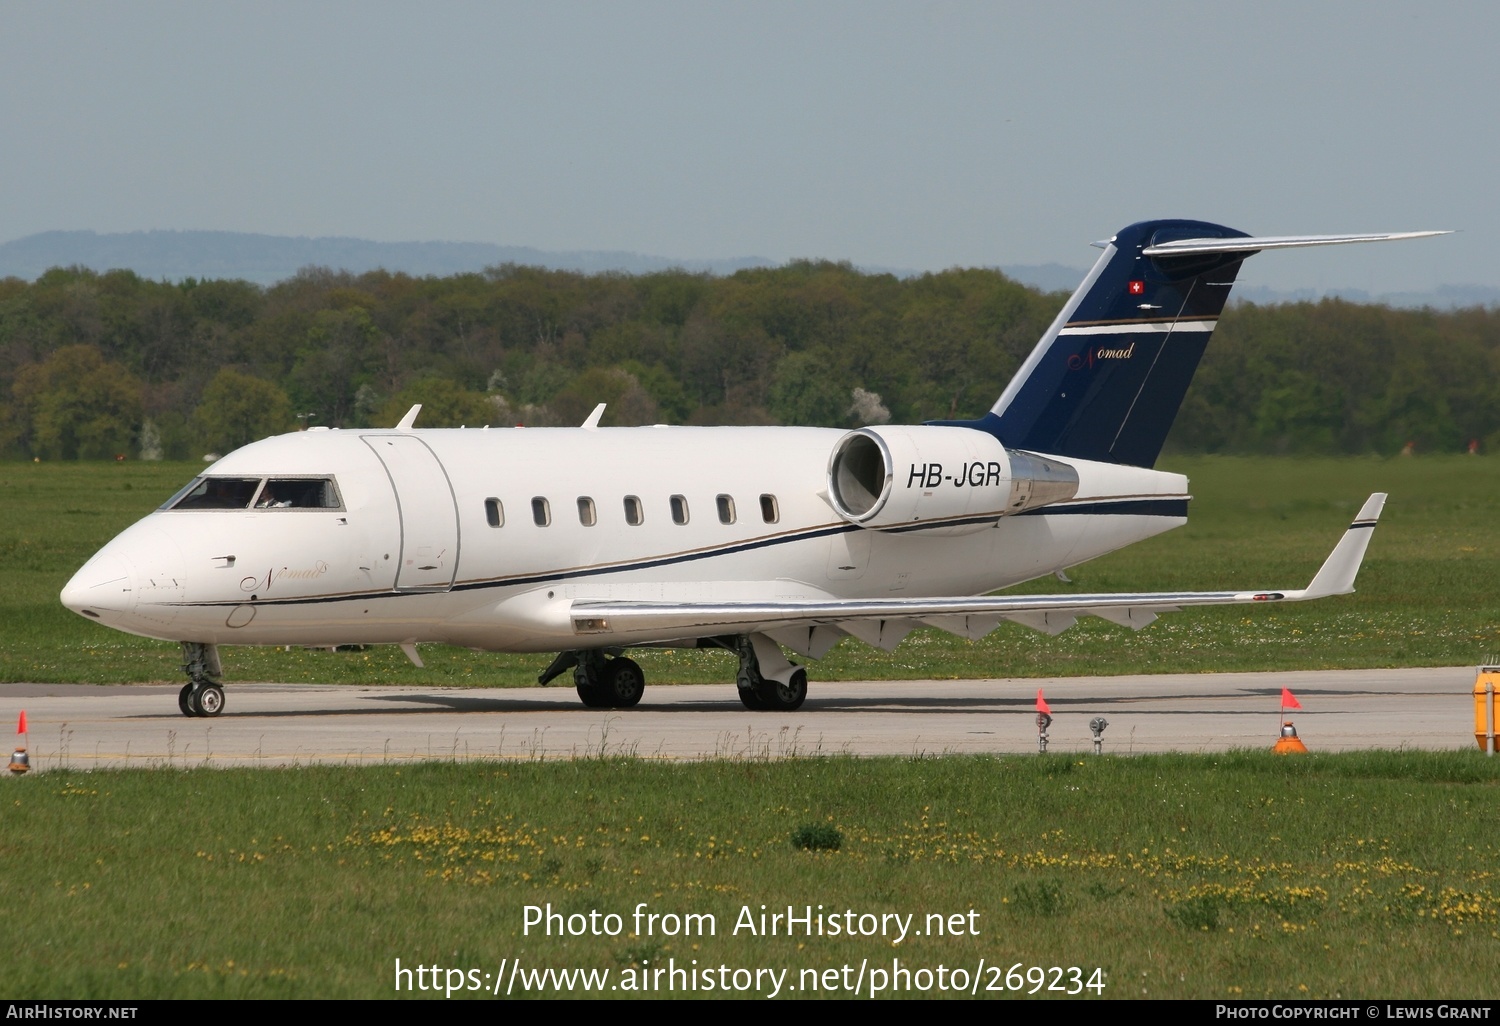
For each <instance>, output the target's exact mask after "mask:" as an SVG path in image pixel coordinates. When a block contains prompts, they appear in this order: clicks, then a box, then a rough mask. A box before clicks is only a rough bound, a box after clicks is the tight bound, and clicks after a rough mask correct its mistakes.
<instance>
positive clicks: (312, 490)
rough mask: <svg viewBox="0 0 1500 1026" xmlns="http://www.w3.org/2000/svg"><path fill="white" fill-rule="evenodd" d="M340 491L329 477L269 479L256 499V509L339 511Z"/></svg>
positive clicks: (340, 504)
mask: <svg viewBox="0 0 1500 1026" xmlns="http://www.w3.org/2000/svg"><path fill="white" fill-rule="evenodd" d="M342 505H343V503H341V502H340V501H339V493H338V489H337V488H335V487H334V484H333V479H332V478H327V477H273V478H269V479H268V480H267V481H266V483H265V487H263V488H261V490H260V494H259V495H257V496H256V497H255V508H256V509H338V508H340V507H341V506H342Z"/></svg>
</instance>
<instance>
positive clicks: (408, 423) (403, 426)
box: [396, 403, 422, 431]
mask: <svg viewBox="0 0 1500 1026" xmlns="http://www.w3.org/2000/svg"><path fill="white" fill-rule="evenodd" d="M421 412H422V404H421V403H417V405H415V406H413V407H412V408H411V409H409V410H407V411H406V416H404V417H402V418H401V422H400V423H399V424H397V425H396V430H397V431H410V430H411V429H412V426H413V425H414V424H416V422H417V414H419V413H421Z"/></svg>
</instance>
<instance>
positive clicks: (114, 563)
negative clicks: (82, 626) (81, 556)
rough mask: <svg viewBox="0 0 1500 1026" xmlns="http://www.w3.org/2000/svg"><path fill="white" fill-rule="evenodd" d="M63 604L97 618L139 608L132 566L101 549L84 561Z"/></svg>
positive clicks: (113, 615) (83, 614)
mask: <svg viewBox="0 0 1500 1026" xmlns="http://www.w3.org/2000/svg"><path fill="white" fill-rule="evenodd" d="M62 604H63V605H65V606H67V607H68V608H69V609H71V610H73V612H75V613H78V614H80V615H82V616H87V617H89V618H90V619H93V620H106V621H107V620H109V619H111V618H113V617H115V616H118V615H120V614H123V613H129V612H130V611H131V610H133V609H134V608H135V587H134V581H133V580H132V577H131V572H130V567H129V566H127V565H126V563H125V561H124V560H123V559H121V558H120V557H118V556H116V555H113V554H111V553H108V552H101V553H99V554H98V555H96V556H95V557H94V558H93V559H91V560H89V561H88V562H87V563H85V564H83V566H82V568H80V569H79V571H78V572H77V573H76V574H74V575H73V579H72V580H70V581H69V582H68V583H67V585H66V586H65V587H64V588H63V590H62Z"/></svg>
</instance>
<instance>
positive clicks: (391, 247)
mask: <svg viewBox="0 0 1500 1026" xmlns="http://www.w3.org/2000/svg"><path fill="white" fill-rule="evenodd" d="M507 263H510V264H527V265H530V266H535V267H548V268H553V269H556V270H569V271H582V272H585V273H596V272H599V271H624V272H627V273H630V274H645V273H649V272H651V271H664V270H667V269H669V268H673V267H680V268H684V269H686V270H689V271H709V272H712V273H714V274H732V273H734V272H735V271H738V270H740V269H742V268H745V267H774V266H776V262H775V261H773V260H767V259H765V258H764V257H736V258H730V259H726V260H673V259H669V258H667V257H657V256H649V255H646V254H642V253H626V252H613V251H596V250H587V251H579V252H548V251H546V250H540V249H533V248H532V247H530V246H497V245H494V244H492V243H488V242H371V241H370V240H368V239H349V238H341V237H327V238H317V239H310V238H306V237H300V236H298V237H294V236H286V235H256V234H251V233H248V232H198V231H191V232H168V231H150V232H115V233H109V234H100V233H98V232H40V233H38V234H36V235H28V236H26V237H25V238H21V239H15V240H13V241H11V242H7V243H3V244H0V277H10V276H14V277H17V278H25V279H27V280H28V281H29V280H32V279H34V278H36V277H37V276H38V275H39V274H41V273H42V272H44V271H46V270H47V269H48V268H50V267H71V266H73V265H75V264H77V265H80V266H83V267H90V268H93V269H94V270H97V271H107V270H113V269H116V268H128V269H129V270H132V271H134V272H135V273H136V274H139V275H140V276H142V277H143V278H151V279H154V280H155V279H163V278H165V279H167V280H169V281H177V280H180V279H182V278H243V279H245V280H246V281H253V282H255V283H257V284H259V285H274V284H275V283H276V282H278V281H284V280H286V279H287V278H290V277H292V275H294V274H296V273H297V271H298V270H300V269H301V268H304V267H309V266H316V267H332V268H335V269H337V270H343V271H349V272H351V273H354V274H362V273H364V272H365V271H373V270H376V269H377V268H385V269H386V270H389V271H403V272H405V273H407V274H412V275H418V276H424V275H437V276H444V275H450V274H463V273H465V272H470V271H479V270H483V269H484V268H486V267H493V266H495V265H496V264H507Z"/></svg>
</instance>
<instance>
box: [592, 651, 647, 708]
mask: <svg viewBox="0 0 1500 1026" xmlns="http://www.w3.org/2000/svg"><path fill="white" fill-rule="evenodd" d="M600 678H601V679H600V681H599V690H600V692H602V693H603V694H604V695H605V696H606V699H607V701H606V704H607V705H609V706H610V707H611V708H615V709H629V708H630V707H631V706H633V705H635V704H636V703H637V702H639V701H640V700H641V695H643V694H645V693H646V675H645V674H644V673H643V672H641V668H640V665H639V664H637V663H636V661H635V660H634V659H626V658H624V657H623V656H622V657H620V658H617V659H611V660H610V661H609V662H607V663H605V664H604V672H603V673H602V674H600Z"/></svg>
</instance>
